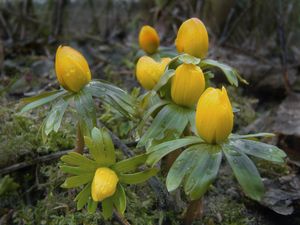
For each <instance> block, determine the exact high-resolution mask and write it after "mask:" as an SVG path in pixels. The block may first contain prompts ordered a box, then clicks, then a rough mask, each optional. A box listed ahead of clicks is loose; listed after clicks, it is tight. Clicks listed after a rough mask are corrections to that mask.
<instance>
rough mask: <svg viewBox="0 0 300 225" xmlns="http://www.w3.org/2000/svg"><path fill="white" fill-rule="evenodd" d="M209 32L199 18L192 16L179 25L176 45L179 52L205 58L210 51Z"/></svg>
mask: <svg viewBox="0 0 300 225" xmlns="http://www.w3.org/2000/svg"><path fill="white" fill-rule="evenodd" d="M208 44H209V43H208V34H207V30H206V28H205V26H204V24H203V23H202V22H201V20H199V19H197V18H191V19H188V20H186V21H185V22H183V23H182V25H181V26H180V27H179V30H178V33H177V37H176V40H175V45H176V48H177V51H178V52H179V53H182V52H184V53H187V54H189V55H192V56H195V57H198V58H204V57H205V56H206V54H207V51H208Z"/></svg>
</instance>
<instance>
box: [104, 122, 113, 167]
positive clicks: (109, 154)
mask: <svg viewBox="0 0 300 225" xmlns="http://www.w3.org/2000/svg"><path fill="white" fill-rule="evenodd" d="M102 133H103V143H104V149H105V154H106V159H107V161H108V162H109V163H111V164H114V163H116V155H115V147H114V144H113V142H112V139H111V137H110V134H109V133H108V131H107V129H106V128H102Z"/></svg>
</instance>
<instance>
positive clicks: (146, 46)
mask: <svg viewBox="0 0 300 225" xmlns="http://www.w3.org/2000/svg"><path fill="white" fill-rule="evenodd" d="M139 44H140V47H141V49H143V50H144V51H145V52H146V53H148V54H153V53H155V52H156V50H157V48H158V46H159V36H158V34H157V32H156V30H155V29H154V28H153V27H151V26H143V27H142V29H141V30H140V33H139Z"/></svg>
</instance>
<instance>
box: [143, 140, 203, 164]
mask: <svg viewBox="0 0 300 225" xmlns="http://www.w3.org/2000/svg"><path fill="white" fill-rule="evenodd" d="M201 142H203V141H202V139H200V138H199V137H195V136H191V137H185V138H181V139H177V140H173V141H168V142H164V143H161V144H159V145H155V146H153V147H151V148H150V149H149V150H148V153H149V156H148V159H147V164H148V165H150V166H154V165H155V164H156V163H157V162H158V161H159V160H161V159H162V158H163V157H164V156H166V155H167V154H169V153H170V152H172V151H175V150H176V149H179V148H182V147H185V146H188V145H193V144H198V143H201Z"/></svg>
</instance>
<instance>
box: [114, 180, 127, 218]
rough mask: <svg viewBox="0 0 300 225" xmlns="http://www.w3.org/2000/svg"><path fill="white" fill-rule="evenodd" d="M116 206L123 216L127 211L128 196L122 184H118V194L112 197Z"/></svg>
mask: <svg viewBox="0 0 300 225" xmlns="http://www.w3.org/2000/svg"><path fill="white" fill-rule="evenodd" d="M112 201H113V203H114V206H115V207H116V209H117V210H118V212H120V213H121V214H122V215H123V214H124V212H125V210H126V194H125V191H124V188H123V187H122V185H121V184H118V186H117V190H116V193H115V194H114V195H113V196H112Z"/></svg>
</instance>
